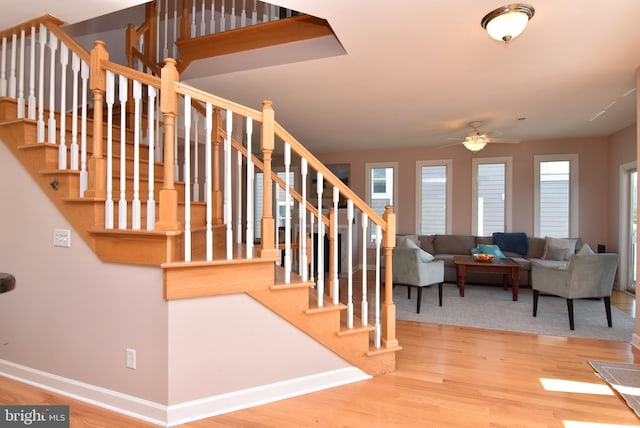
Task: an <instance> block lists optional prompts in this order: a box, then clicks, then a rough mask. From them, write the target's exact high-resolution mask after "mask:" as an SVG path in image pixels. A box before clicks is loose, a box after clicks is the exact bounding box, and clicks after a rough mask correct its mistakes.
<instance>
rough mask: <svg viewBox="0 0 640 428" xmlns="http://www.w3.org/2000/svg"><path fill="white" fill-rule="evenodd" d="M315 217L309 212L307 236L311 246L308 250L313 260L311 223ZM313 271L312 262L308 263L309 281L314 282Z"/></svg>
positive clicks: (313, 244)
mask: <svg viewBox="0 0 640 428" xmlns="http://www.w3.org/2000/svg"><path fill="white" fill-rule="evenodd" d="M315 219H316V217H315V216H314V215H313V213H312V212H309V231H310V232H311V233H310V234H309V238H310V242H309V245H310V246H311V247H310V250H311V251H309V258H310V260H313V256H314V254H315V253H314V252H315V248H316V247H315V243H314V241H313V230H314V229H313V224H314V222H315ZM314 271H315V269H314V268H313V263H310V264H309V281H311V282H315V279H314V277H313V276H314Z"/></svg>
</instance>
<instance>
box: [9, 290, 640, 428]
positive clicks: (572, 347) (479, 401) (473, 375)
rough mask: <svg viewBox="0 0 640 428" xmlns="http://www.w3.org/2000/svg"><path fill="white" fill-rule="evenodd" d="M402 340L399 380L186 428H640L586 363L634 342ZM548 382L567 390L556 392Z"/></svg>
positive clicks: (86, 422)
mask: <svg viewBox="0 0 640 428" xmlns="http://www.w3.org/2000/svg"><path fill="white" fill-rule="evenodd" d="M612 302H613V304H614V305H615V306H616V307H618V308H620V309H621V310H623V311H625V312H627V313H629V314H632V315H634V316H635V298H634V297H633V296H631V295H629V294H625V293H621V292H614V295H613V298H612ZM397 332H398V338H399V340H400V343H401V344H402V346H403V348H404V349H403V351H402V352H400V353H399V354H398V356H397V370H396V371H395V372H394V373H392V374H388V375H384V376H379V377H376V378H374V379H371V380H368V381H364V382H358V383H355V384H351V385H346V386H342V387H338V388H332V389H329V390H326V391H320V392H316V393H313V394H308V395H304V396H301V397H296V398H291V399H288V400H284V401H280V402H276V403H271V404H266V405H263V406H259V407H255V408H252V409H246V410H241V411H237V412H234V413H229V414H226V415H221V416H217V417H213V418H208V419H204V420H201V421H197V422H192V423H189V424H186V425H182V427H188V428H210V427H279V428H280V427H311V426H313V427H474V428H475V427H565V428H586V427H587V426H588V427H589V428H616V427H618V428H621V427H623V426H625V427H626V426H637V427H640V419H638V418H637V417H636V416H635V414H634V413H633V412H632V411H631V410H630V409H629V408H628V407H627V406H626V404H625V403H624V402H623V401H622V399H621V398H619V397H618V396H616V395H615V394H611V395H600V394H590V393H589V385H591V384H595V385H603V384H604V382H603V381H601V380H600V379H599V378H598V377H597V376H596V374H595V373H594V371H593V369H592V368H591V367H590V366H589V364H588V363H587V361H588V360H590V359H593V360H604V361H619V362H634V363H639V364H640V351H638V350H635V349H633V348H632V346H631V345H630V343H627V342H619V341H602V340H591V339H575V338H562V337H552V336H538V335H530V334H519V333H511V332H496V331H490V330H482V329H473V328H463V327H454V326H441V325H434V324H422V323H416V322H410V321H399V322H398V330H397ZM544 379H551V380H560V381H566V382H565V384H562V385H561V388H560V389H559V390H550V389H545V384H544V383H543V380H544ZM576 382H578V383H579V384H577V385H578V388H577V391H575V390H573V391H572V390H570V389H568V388H566V387H567V386H575V385H576V384H575V383H576ZM574 389H575V388H574ZM0 403H2V404H69V405H70V406H71V426H72V427H105V428H106V427H109V428H114V427H132V428H137V427H152V426H154V425H151V424H148V423H144V422H140V421H137V420H134V419H131V418H128V417H124V416H122V415H119V414H116V413H112V412H109V411H106V410H103V409H100V408H97V407H94V406H90V405H87V404H84V403H81V402H78V401H74V400H71V399H69V398H67V397H63V396H58V395H56V394H52V393H49V392H46V391H42V390H39V389H37V388H33V387H31V386H28V385H24V384H21V383H18V382H14V381H12V380H9V379H6V378H2V377H0ZM572 421H574V422H579V423H584V424H586V423H591V424H595V425H580V424H576V425H572V424H571V423H572Z"/></svg>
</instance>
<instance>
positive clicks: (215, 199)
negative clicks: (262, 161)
mask: <svg viewBox="0 0 640 428" xmlns="http://www.w3.org/2000/svg"><path fill="white" fill-rule="evenodd" d="M221 131H222V114H221V113H220V109H219V108H217V107H214V108H213V131H212V132H213V135H212V136H211V141H213V171H212V174H213V178H212V180H211V184H212V190H211V208H212V211H213V218H212V219H211V221H212V222H213V224H222V223H223V222H224V218H223V213H222V208H223V204H222V190H221V188H220V173H221V172H222V166H221V164H220V146H221V145H222V141H223V137H222V135H221Z"/></svg>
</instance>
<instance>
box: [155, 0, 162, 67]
mask: <svg viewBox="0 0 640 428" xmlns="http://www.w3.org/2000/svg"><path fill="white" fill-rule="evenodd" d="M161 14H162V0H156V46H155V47H156V58H158V59H159V60H160V59H162V58H160V28H161V26H160V15H161Z"/></svg>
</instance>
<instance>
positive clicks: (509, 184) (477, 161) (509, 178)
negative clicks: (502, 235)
mask: <svg viewBox="0 0 640 428" xmlns="http://www.w3.org/2000/svg"><path fill="white" fill-rule="evenodd" d="M471 163H472V168H471V169H472V176H471V213H472V214H471V230H472V234H473V235H478V167H479V165H490V164H499V163H500V164H504V165H505V169H504V175H505V177H504V187H505V189H504V211H505V212H504V232H511V228H512V212H513V210H512V201H513V198H512V189H513V173H512V171H513V159H512V158H511V157H508V156H505V157H494V158H473V159H472V161H471Z"/></svg>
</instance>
